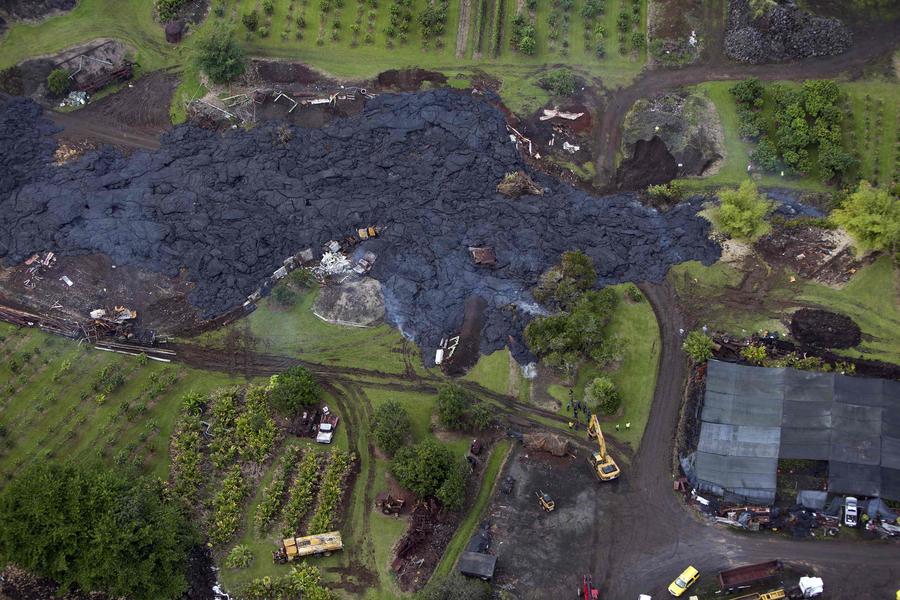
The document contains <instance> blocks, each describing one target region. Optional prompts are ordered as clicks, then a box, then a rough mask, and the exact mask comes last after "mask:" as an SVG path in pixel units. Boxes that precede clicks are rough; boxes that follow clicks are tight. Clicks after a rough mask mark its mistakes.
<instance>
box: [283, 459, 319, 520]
mask: <svg viewBox="0 0 900 600" xmlns="http://www.w3.org/2000/svg"><path fill="white" fill-rule="evenodd" d="M320 466H321V457H320V455H319V454H317V453H316V452H307V453H306V454H305V455H304V456H303V460H302V461H301V462H300V466H298V467H297V475H296V476H295V477H294V485H293V486H292V488H291V496H290V498H289V499H288V501H287V504H286V505H285V507H284V531H283V533H284V535H285V536H290V535H296V534H297V530H298V529H299V528H300V523H301V522H302V521H303V518H304V517H305V516H306V513H308V512H309V509H310V508H312V505H313V501H314V500H315V493H316V484H317V483H318V481H319V474H320V473H319V471H320Z"/></svg>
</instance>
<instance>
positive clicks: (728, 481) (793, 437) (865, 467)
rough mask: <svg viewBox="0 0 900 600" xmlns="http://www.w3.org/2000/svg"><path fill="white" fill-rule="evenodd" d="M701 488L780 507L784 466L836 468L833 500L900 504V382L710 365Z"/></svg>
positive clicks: (698, 470)
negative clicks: (849, 497)
mask: <svg viewBox="0 0 900 600" xmlns="http://www.w3.org/2000/svg"><path fill="white" fill-rule="evenodd" d="M701 421H702V423H701V429H700V440H699V443H698V446H697V452H696V458H695V461H694V465H693V470H694V473H693V475H694V476H695V479H696V485H697V487H698V488H699V489H701V490H707V491H710V492H713V493H715V494H718V495H725V496H726V499H727V498H729V497H731V498H738V499H745V500H750V501H752V502H764V503H768V504H771V503H772V502H773V501H774V499H775V491H776V477H777V470H778V460H779V459H805V460H821V461H828V491H829V492H830V493H836V494H855V495H860V496H878V497H881V498H887V499H890V500H900V382H898V381H891V380H888V379H873V378H864V377H848V376H845V375H838V374H835V373H818V372H810V371H798V370H796V369H787V368H762V367H750V366H745V365H736V364H731V363H723V362H719V361H710V363H709V369H708V375H707V382H706V396H705V399H704V403H703V412H702V415H701Z"/></svg>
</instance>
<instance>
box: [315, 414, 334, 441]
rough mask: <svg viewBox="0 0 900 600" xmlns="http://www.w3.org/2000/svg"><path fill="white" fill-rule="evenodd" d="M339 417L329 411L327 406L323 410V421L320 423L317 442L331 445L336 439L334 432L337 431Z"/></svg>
mask: <svg viewBox="0 0 900 600" xmlns="http://www.w3.org/2000/svg"><path fill="white" fill-rule="evenodd" d="M337 424H338V416H337V415H336V414H334V413H333V412H331V411H330V410H328V407H327V406H325V407H323V408H322V420H321V421H319V433H318V434H317V435H316V441H317V442H319V443H320V444H330V443H331V440H332V438H334V430H335V429H337Z"/></svg>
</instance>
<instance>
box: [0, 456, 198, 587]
mask: <svg viewBox="0 0 900 600" xmlns="http://www.w3.org/2000/svg"><path fill="white" fill-rule="evenodd" d="M0 522H2V523H3V526H2V527H0V562H3V563H4V564H5V563H7V562H12V563H15V564H17V565H19V566H21V567H22V568H24V569H26V570H28V571H30V572H33V573H35V574H38V575H41V576H44V577H49V578H51V579H53V580H54V581H55V582H57V583H59V584H60V585H61V586H62V587H69V586H73V585H75V586H78V587H79V588H81V589H82V590H85V591H89V590H91V591H92V590H97V591H103V592H106V593H107V595H109V596H128V597H130V598H134V599H136V600H144V599H148V600H151V599H152V600H156V599H158V598H176V597H179V596H180V595H181V593H182V592H183V591H184V590H185V589H186V587H187V581H186V579H185V572H186V564H187V556H188V551H189V549H190V547H191V546H192V545H194V544H195V543H196V542H197V541H198V538H197V536H196V534H195V532H194V529H193V526H192V525H191V523H190V522H189V521H188V520H187V519H186V518H185V517H184V516H183V515H182V513H181V512H180V510H179V508H178V507H177V506H176V505H175V504H174V503H169V502H166V501H165V500H164V494H163V490H162V487H161V486H160V485H159V484H158V483H156V482H151V481H149V480H147V479H144V478H139V477H138V478H136V477H133V476H126V475H125V474H123V473H120V472H117V471H112V470H108V469H105V468H102V467H87V466H83V465H80V464H75V463H63V464H56V463H38V464H35V465H33V466H31V467H29V468H27V469H25V470H24V471H22V472H20V473H18V474H17V475H15V476H14V477H13V479H12V481H10V482H9V484H8V485H7V486H6V487H5V488H4V489H3V491H2V492H0Z"/></svg>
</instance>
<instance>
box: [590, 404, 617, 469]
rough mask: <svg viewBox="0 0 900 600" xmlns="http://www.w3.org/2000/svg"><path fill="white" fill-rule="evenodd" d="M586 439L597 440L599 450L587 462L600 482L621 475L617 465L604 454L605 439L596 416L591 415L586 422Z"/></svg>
mask: <svg viewBox="0 0 900 600" xmlns="http://www.w3.org/2000/svg"><path fill="white" fill-rule="evenodd" d="M588 437H591V438H597V444H598V445H599V446H600V450H599V451H598V452H594V453H593V454H591V456H590V458H588V462H590V463H591V466H592V467H593V469H594V472H595V473H596V474H597V477H599V478H600V481H612V480H613V479H615V478H617V477H618V476H619V475H621V473H622V472H621V471H620V470H619V465H617V464H616V461H614V460H613V457H612V456H610V455H609V454H607V453H606V439H605V438H604V437H603V432H602V431H601V430H600V422H599V421H598V420H597V415H591V420H590V421H589V422H588Z"/></svg>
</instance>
